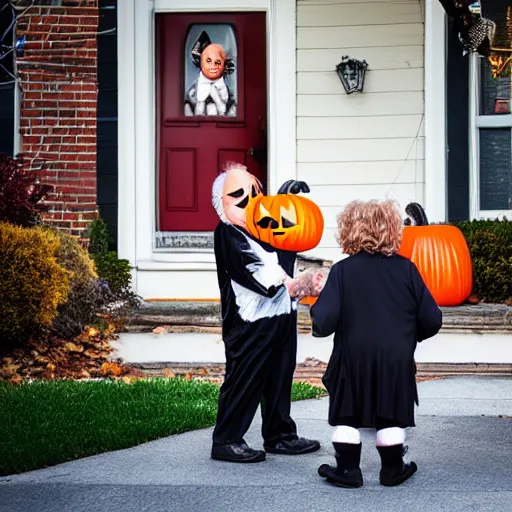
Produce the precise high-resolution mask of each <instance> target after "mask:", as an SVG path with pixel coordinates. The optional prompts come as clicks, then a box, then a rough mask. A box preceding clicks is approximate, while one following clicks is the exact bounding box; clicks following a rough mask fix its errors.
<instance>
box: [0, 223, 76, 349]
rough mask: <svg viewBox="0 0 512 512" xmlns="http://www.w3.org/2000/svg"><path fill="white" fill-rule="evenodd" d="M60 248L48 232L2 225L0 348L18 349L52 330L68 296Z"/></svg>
mask: <svg viewBox="0 0 512 512" xmlns="http://www.w3.org/2000/svg"><path fill="white" fill-rule="evenodd" d="M59 245H60V243H59V239H58V237H57V236H55V235H54V234H52V233H50V232H48V231H43V230H41V229H30V228H22V227H18V226H14V225H12V224H8V223H4V222H0V261H1V262H2V264H1V265H0V344H5V345H8V346H15V345H19V344H22V343H24V342H25V341H27V340H28V339H29V338H30V336H32V335H35V334H37V333H39V332H41V330H43V329H46V328H50V327H51V325H52V323H53V321H54V319H55V317H56V316H57V311H58V307H59V305H61V304H63V303H64V302H65V301H66V299H67V297H68V294H69V280H70V272H68V271H67V270H65V269H64V268H62V267H61V266H60V265H59V264H58V263H57V260H56V257H55V254H56V252H57V251H58V249H59Z"/></svg>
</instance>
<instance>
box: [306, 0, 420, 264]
mask: <svg viewBox="0 0 512 512" xmlns="http://www.w3.org/2000/svg"><path fill="white" fill-rule="evenodd" d="M423 13H424V9H423V2H422V1H420V0H373V1H372V0H297V162H298V164H297V165H298V171H297V173H298V178H299V179H301V180H304V181H306V182H307V183H308V184H309V185H310V188H311V194H310V197H311V199H313V200H314V201H316V202H317V203H318V204H319V205H320V206H321V207H322V210H323V213H324V216H325V223H326V225H325V233H324V236H323V238H322V241H321V243H320V245H319V247H318V248H317V249H315V250H314V251H312V252H311V254H313V255H317V256H321V257H325V258H331V259H335V260H337V259H339V257H340V250H339V248H338V246H337V244H336V240H335V227H336V215H337V213H338V212H339V211H340V210H341V208H342V207H343V206H344V205H345V204H347V203H348V202H349V201H351V200H353V199H363V200H368V199H373V198H375V199H384V198H385V197H389V198H394V199H396V200H398V202H399V203H400V205H401V207H402V209H403V208H404V207H405V205H406V204H407V203H408V202H410V201H419V202H421V203H423V196H424V181H425V180H424V159H425V155H424V132H423V129H424V128H423V117H424V85H423V84H424V78H423V52H424V14H423ZM344 55H349V56H350V57H354V58H357V59H360V60H363V59H364V60H366V61H367V62H368V65H369V68H368V71H367V73H366V80H365V86H364V92H363V94H357V93H354V94H351V95H347V94H346V93H345V91H344V89H343V86H342V84H341V82H340V80H339V78H338V76H337V74H336V72H335V67H336V65H337V64H338V63H339V62H340V61H341V58H342V56H344Z"/></svg>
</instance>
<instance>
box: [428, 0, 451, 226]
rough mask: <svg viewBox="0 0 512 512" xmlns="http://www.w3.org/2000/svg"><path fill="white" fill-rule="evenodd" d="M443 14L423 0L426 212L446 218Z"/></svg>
mask: <svg viewBox="0 0 512 512" xmlns="http://www.w3.org/2000/svg"><path fill="white" fill-rule="evenodd" d="M446 163H447V141H446V14H445V12H444V9H443V7H442V6H441V3H440V2H439V0H425V211H426V213H427V216H428V218H429V220H430V221H431V222H444V221H446V220H447V215H448V209H447V172H446V170H447V165H446Z"/></svg>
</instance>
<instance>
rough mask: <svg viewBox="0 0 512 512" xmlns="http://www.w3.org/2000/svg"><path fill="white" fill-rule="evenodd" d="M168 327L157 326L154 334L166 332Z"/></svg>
mask: <svg viewBox="0 0 512 512" xmlns="http://www.w3.org/2000/svg"><path fill="white" fill-rule="evenodd" d="M166 332H167V329H166V328H165V327H155V328H154V329H153V334H165V333H166Z"/></svg>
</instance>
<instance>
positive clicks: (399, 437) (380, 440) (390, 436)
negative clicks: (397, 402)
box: [375, 427, 405, 446]
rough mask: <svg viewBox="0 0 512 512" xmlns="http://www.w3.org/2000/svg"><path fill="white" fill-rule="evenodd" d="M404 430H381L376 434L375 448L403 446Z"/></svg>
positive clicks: (398, 428) (395, 428) (393, 428)
mask: <svg viewBox="0 0 512 512" xmlns="http://www.w3.org/2000/svg"><path fill="white" fill-rule="evenodd" d="M404 441H405V430H404V429H403V428H400V427H390V428H383V429H382V430H379V431H378V432H377V439H376V443H375V444H376V445H377V446H395V445H397V444H404Z"/></svg>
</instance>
